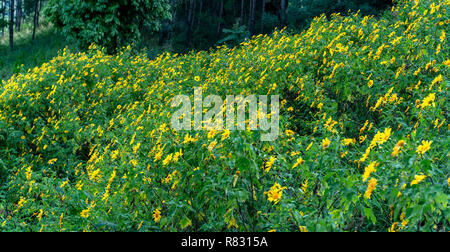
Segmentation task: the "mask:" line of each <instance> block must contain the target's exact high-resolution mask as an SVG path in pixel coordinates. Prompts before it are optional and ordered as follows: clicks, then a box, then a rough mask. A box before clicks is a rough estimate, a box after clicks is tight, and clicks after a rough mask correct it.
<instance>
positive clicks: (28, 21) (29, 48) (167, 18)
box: [0, 0, 392, 79]
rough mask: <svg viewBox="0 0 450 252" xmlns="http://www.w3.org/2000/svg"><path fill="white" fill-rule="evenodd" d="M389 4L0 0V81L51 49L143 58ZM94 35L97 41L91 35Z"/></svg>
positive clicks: (347, 0) (357, 0) (359, 0)
mask: <svg viewBox="0 0 450 252" xmlns="http://www.w3.org/2000/svg"><path fill="white" fill-rule="evenodd" d="M390 5H392V2H391V1H390V0H364V1H363V0H127V1H119V0H98V1H93V0H0V79H4V78H7V77H9V76H10V75H12V74H13V73H15V72H18V71H20V70H22V69H23V68H29V67H33V66H36V65H38V64H41V63H43V62H45V61H47V60H48V59H50V58H51V57H54V56H55V55H56V54H57V52H58V50H61V49H62V48H64V47H69V48H70V49H71V50H85V49H86V48H87V46H88V45H89V44H90V43H92V42H95V43H99V44H102V43H104V44H102V46H106V47H107V48H108V50H109V51H110V52H111V53H114V52H115V51H116V50H117V49H118V48H120V47H121V46H125V45H129V44H132V45H134V46H135V47H136V49H139V50H141V51H143V50H145V51H146V52H147V53H148V55H149V57H154V56H156V55H158V54H159V53H161V52H163V51H170V52H173V53H186V52H189V51H191V50H208V49H210V48H213V47H216V46H218V45H221V44H227V45H229V46H235V45H237V44H239V43H240V42H242V41H244V40H245V39H247V38H249V37H251V36H253V35H258V34H270V33H271V32H273V31H274V29H277V28H278V29H281V28H286V29H287V30H288V31H289V32H300V31H301V30H303V29H304V28H305V27H307V26H308V25H309V23H310V22H311V20H312V19H313V18H314V17H316V16H320V15H321V14H322V13H325V14H326V15H330V14H332V13H341V15H346V14H348V13H349V12H351V13H354V12H356V11H360V12H361V14H362V15H380V14H381V12H382V11H384V10H385V9H386V8H388V7H389V6H390ZM99 34H100V35H99Z"/></svg>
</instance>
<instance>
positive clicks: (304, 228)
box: [298, 226, 308, 233]
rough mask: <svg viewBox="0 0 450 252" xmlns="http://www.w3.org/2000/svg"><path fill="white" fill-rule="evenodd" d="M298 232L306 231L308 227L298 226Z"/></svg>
mask: <svg viewBox="0 0 450 252" xmlns="http://www.w3.org/2000/svg"><path fill="white" fill-rule="evenodd" d="M298 228H299V229H300V233H308V229H306V226H299V227H298Z"/></svg>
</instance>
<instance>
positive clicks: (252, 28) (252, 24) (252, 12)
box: [248, 0, 256, 34]
mask: <svg viewBox="0 0 450 252" xmlns="http://www.w3.org/2000/svg"><path fill="white" fill-rule="evenodd" d="M255 8H256V0H251V1H250V15H249V22H248V29H249V30H250V32H251V33H252V34H255Z"/></svg>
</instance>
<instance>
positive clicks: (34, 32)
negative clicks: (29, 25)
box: [31, 0, 39, 40]
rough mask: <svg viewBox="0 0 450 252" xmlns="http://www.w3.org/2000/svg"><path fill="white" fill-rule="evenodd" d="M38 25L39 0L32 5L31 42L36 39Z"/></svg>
mask: <svg viewBox="0 0 450 252" xmlns="http://www.w3.org/2000/svg"><path fill="white" fill-rule="evenodd" d="M38 25H39V0H35V3H34V19H33V36H32V38H31V40H34V39H35V37H36V29H37V27H38Z"/></svg>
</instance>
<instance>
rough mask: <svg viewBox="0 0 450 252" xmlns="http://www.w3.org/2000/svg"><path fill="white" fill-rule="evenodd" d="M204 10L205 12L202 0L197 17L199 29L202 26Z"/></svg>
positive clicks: (201, 0)
mask: <svg viewBox="0 0 450 252" xmlns="http://www.w3.org/2000/svg"><path fill="white" fill-rule="evenodd" d="M202 12H203V0H200V7H199V10H198V17H197V29H200V26H201V17H202Z"/></svg>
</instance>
